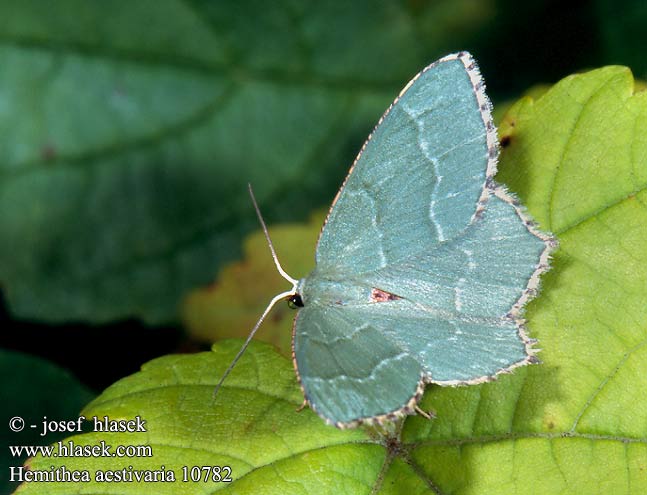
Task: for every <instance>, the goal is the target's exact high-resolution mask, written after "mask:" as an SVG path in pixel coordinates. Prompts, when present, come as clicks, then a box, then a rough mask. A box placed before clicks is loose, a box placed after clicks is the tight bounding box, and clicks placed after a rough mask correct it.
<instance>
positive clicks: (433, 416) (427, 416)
mask: <svg viewBox="0 0 647 495" xmlns="http://www.w3.org/2000/svg"><path fill="white" fill-rule="evenodd" d="M414 409H415V410H416V412H417V413H418V414H420V416H422V417H423V418H425V419H428V420H429V421H431V420H432V419H436V413H435V412H434V411H423V410H422V409H420V406H418V404H416V405H415V406H414Z"/></svg>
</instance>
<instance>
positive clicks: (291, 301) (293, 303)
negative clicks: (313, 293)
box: [288, 294, 303, 309]
mask: <svg viewBox="0 0 647 495" xmlns="http://www.w3.org/2000/svg"><path fill="white" fill-rule="evenodd" d="M288 306H290V308H292V309H297V308H303V299H301V296H300V295H299V294H294V295H292V296H290V297H289V298H288Z"/></svg>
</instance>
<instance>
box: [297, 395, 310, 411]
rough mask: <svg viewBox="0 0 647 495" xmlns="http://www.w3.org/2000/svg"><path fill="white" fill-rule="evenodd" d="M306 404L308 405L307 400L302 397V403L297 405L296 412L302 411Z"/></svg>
mask: <svg viewBox="0 0 647 495" xmlns="http://www.w3.org/2000/svg"><path fill="white" fill-rule="evenodd" d="M307 406H308V401H307V400H306V398H305V397H304V398H303V403H302V404H301V405H300V406H299V407H297V409H296V412H298V413H300V412H301V411H303V410H304V409H305V408H306V407H307Z"/></svg>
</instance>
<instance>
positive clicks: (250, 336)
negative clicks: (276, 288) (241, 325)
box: [212, 290, 294, 400]
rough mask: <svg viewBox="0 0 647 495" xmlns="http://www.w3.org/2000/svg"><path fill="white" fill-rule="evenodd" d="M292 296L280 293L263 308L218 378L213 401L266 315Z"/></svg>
mask: <svg viewBox="0 0 647 495" xmlns="http://www.w3.org/2000/svg"><path fill="white" fill-rule="evenodd" d="M292 295H294V290H291V291H285V292H281V293H280V294H277V295H276V296H274V298H273V299H272V300H271V301H270V303H269V304H268V305H267V308H265V311H263V314H262V315H261V317H260V318H259V319H258V321H257V322H256V325H254V328H252V331H251V332H249V335H248V336H247V340H245V343H244V344H243V346H242V347H241V348H240V350H239V351H238V354H236V357H235V358H234V360H233V361H232V362H231V364H230V365H229V367H228V368H227V369H226V370H225V372H224V373H223V375H222V378H220V381H219V382H218V384H217V385H216V388H214V389H213V395H212V399H213V400H215V398H216V395H217V394H218V391H219V390H220V387H221V386H222V383H223V382H224V381H225V378H227V376H229V373H231V370H233V369H234V366H236V363H237V362H238V360H239V359H240V358H241V357H242V355H243V353H244V352H245V349H247V346H249V343H250V342H251V341H252V339H253V338H254V335H255V334H256V331H257V330H258V329H259V327H260V326H261V323H263V320H264V319H265V317H266V316H267V314H268V313H269V312H270V310H271V309H272V307H273V306H274V305H275V304H276V303H277V302H279V301H280V300H281V299H285V298H286V297H289V296H292Z"/></svg>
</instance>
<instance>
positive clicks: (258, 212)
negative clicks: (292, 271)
mask: <svg viewBox="0 0 647 495" xmlns="http://www.w3.org/2000/svg"><path fill="white" fill-rule="evenodd" d="M247 187H248V188H249V195H250V196H251V197H252V203H253V204H254V209H255V210H256V216H257V217H258V221H259V222H261V227H263V233H264V234H265V239H267V244H268V245H269V246H270V251H271V252H272V259H273V260H274V264H275V265H276V269H277V270H278V271H279V273H280V274H281V276H282V277H283V278H284V279H285V280H287V281H288V282H290V283H291V284H292V290H293V291H295V290H296V288H297V283H298V281H297V280H295V279H293V278H292V277H290V275H288V274H287V273H286V271H285V270H283V267H282V266H281V263H280V262H279V258H278V256H277V255H276V251H275V250H274V244H272V239H270V233H269V232H268V231H267V226H266V225H265V220H263V215H261V210H260V208H259V207H258V203H257V202H256V198H255V197H254V191H253V190H252V185H251V184H249V183H248V184H247Z"/></svg>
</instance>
